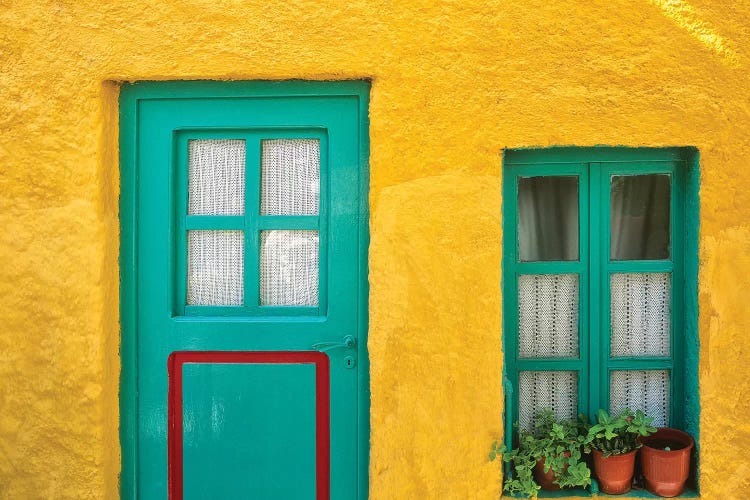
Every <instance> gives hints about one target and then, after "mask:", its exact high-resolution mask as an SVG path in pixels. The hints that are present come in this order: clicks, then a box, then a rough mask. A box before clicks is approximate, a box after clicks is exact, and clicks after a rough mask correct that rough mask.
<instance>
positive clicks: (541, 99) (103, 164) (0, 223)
mask: <svg viewBox="0 0 750 500" xmlns="http://www.w3.org/2000/svg"><path fill="white" fill-rule="evenodd" d="M748 18H750V5H748V3H747V2H746V1H742V2H737V1H729V0H721V1H718V0H636V1H635V2H634V1H632V0H627V1H626V0H610V1H607V2H603V1H600V2H591V1H589V0H571V1H569V2H549V1H546V0H544V1H542V0H526V1H518V0H511V1H508V0H506V1H499V0H454V1H442V2H437V1H434V0H430V1H427V0H422V1H409V2H407V1H394V0H381V1H379V2H376V1H372V2H369V1H364V0H350V1H347V2H341V1H338V0H335V1H334V0H315V1H313V0H287V1H285V2H267V1H266V2H260V1H240V0H237V1H230V0H184V1H181V2H146V1H142V0H132V1H129V2H120V1H117V2H115V1H112V0H104V1H102V0H98V1H93V0H56V1H46V2H45V1H41V0H39V1H34V2H29V1H21V0H18V1H13V0H9V1H5V2H2V3H1V4H0V54H2V56H1V57H0V228H1V229H0V232H1V233H0V234H2V238H1V239H0V263H2V264H0V297H3V300H2V301H0V319H1V320H2V322H1V323H0V324H1V326H0V361H1V362H0V497H2V498H50V499H54V498H77V499H87V498H91V499H94V498H102V497H105V498H114V497H116V496H117V474H118V471H119V467H120V465H119V451H118V438H117V419H118V410H117V377H118V371H119V364H118V358H117V350H118V342H119V326H118V313H117V310H118V304H117V287H118V267H117V244H118V243H117V242H118V225H117V224H118V223H117V202H116V200H117V190H118V185H119V181H118V179H119V177H118V165H117V156H116V142H115V139H116V113H117V104H116V98H117V97H116V96H117V94H116V90H117V89H116V86H115V85H111V84H108V83H106V82H109V81H112V82H117V81H123V80H138V79H195V78H201V79H204V78H205V79H283V78H309V79H330V78H333V79H337V78H360V77H371V78H373V88H372V101H371V116H370V119H371V139H372V144H371V149H372V154H371V193H370V202H371V207H372V219H371V235H372V237H371V239H372V246H371V250H370V282H371V301H370V318H371V321H370V341H369V344H370V349H371V362H372V377H371V383H372V419H371V420H372V436H371V438H372V439H371V440H372V448H371V486H370V490H371V495H370V496H371V498H373V499H383V500H386V499H396V498H435V499H448V498H456V499H466V498H480V499H492V498H496V497H497V496H498V492H499V488H500V476H499V467H498V465H497V464H494V463H488V462H487V459H486V452H487V448H488V444H489V443H490V442H491V440H492V438H493V437H495V436H498V435H500V434H501V432H502V422H501V411H502V394H501V385H500V373H501V368H502V353H501V329H500V324H501V320H500V317H501V302H500V295H499V290H500V285H499V284H500V255H501V251H500V244H501V237H502V235H501V231H500V210H501V199H500V171H501V160H500V151H501V149H502V148H504V147H519V146H547V145H569V144H575V145H594V144H608V145H653V146H657V145H694V146H697V147H698V148H699V149H700V152H701V221H700V223H701V232H700V266H701V267H700V338H701V342H702V347H701V359H700V370H701V373H700V383H701V404H702V415H701V426H702V427H701V433H702V436H701V446H702V467H701V476H702V480H703V492H704V498H716V499H718V498H721V499H725V498H732V497H734V498H743V497H745V496H747V495H748V494H750V479H749V478H750V476H748V475H747V470H748V465H747V464H745V463H744V461H742V460H739V461H737V460H736V458H735V457H738V456H739V457H742V456H744V455H745V454H746V451H747V450H748V449H750V423H748V419H747V413H748V411H750V364H748V363H747V362H746V359H745V358H746V356H747V353H748V352H750V336H748V335H747V334H746V332H747V331H748V330H749V329H750V319H748V315H747V312H746V311H747V305H746V298H747V297H748V295H750V279H749V278H748V277H747V274H748V273H747V271H748V270H749V269H750V256H748V248H749V247H750V224H748V223H747V222H746V221H748V220H750V189H748V185H749V184H750V169H748V168H747V166H748V161H749V160H750V135H749V134H748V133H747V131H748V123H749V120H748V114H749V113H750V84H748V76H747V75H748V70H749V69H750V68H749V61H748V50H750V28H748Z"/></svg>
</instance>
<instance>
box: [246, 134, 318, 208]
mask: <svg viewBox="0 0 750 500" xmlns="http://www.w3.org/2000/svg"><path fill="white" fill-rule="evenodd" d="M261 144H262V146H261V147H262V150H263V153H262V160H261V178H262V181H261V200H260V213H261V214H263V215H317V214H318V211H319V207H318V206H319V204H320V141H319V140H318V139H273V140H264V141H262V143H261Z"/></svg>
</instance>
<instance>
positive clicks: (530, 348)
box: [518, 274, 578, 358]
mask: <svg viewBox="0 0 750 500" xmlns="http://www.w3.org/2000/svg"><path fill="white" fill-rule="evenodd" d="M518 357H519V358H577V357H578V275H577V274H523V275H521V276H519V277H518Z"/></svg>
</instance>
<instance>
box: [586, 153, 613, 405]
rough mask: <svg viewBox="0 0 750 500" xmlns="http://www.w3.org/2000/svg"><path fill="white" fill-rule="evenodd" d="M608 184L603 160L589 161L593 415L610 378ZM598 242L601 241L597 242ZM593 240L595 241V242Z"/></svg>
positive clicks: (590, 359)
mask: <svg viewBox="0 0 750 500" xmlns="http://www.w3.org/2000/svg"><path fill="white" fill-rule="evenodd" d="M603 184H606V175H603V173H602V170H601V164H600V163H589V189H588V193H589V221H588V223H589V227H588V231H589V234H588V247H589V290H588V294H589V295H588V303H589V325H588V327H589V332H590V333H589V399H588V401H589V407H588V413H589V416H590V417H592V418H593V417H595V415H596V413H597V411H598V410H599V408H602V407H603V406H602V398H603V397H604V393H605V391H606V384H604V380H606V378H607V366H606V362H605V361H606V358H602V353H603V352H604V351H605V348H604V346H603V343H604V342H605V341H606V339H607V338H608V335H607V334H606V331H607V330H606V324H605V321H604V318H603V312H602V304H603V301H602V297H603V293H604V292H603V287H602V283H603V276H604V275H606V261H605V260H604V258H605V253H604V249H605V244H606V245H608V244H609V238H608V236H607V234H608V233H607V227H606V226H607V224H606V220H605V219H606V217H603V212H605V211H606V208H605V205H604V204H603V202H602V200H603V198H602V191H603V189H602V185H603ZM596 242H600V243H599V244H596ZM592 243H593V244H592Z"/></svg>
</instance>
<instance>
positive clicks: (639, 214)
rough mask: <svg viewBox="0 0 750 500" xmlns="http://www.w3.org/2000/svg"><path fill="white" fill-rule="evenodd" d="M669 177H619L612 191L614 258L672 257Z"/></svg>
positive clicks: (613, 183)
mask: <svg viewBox="0 0 750 500" xmlns="http://www.w3.org/2000/svg"><path fill="white" fill-rule="evenodd" d="M669 182H670V179H669V175H667V174H652V175H627V176H621V175H615V176H613V177H612V187H611V191H610V227H611V230H612V236H611V240H610V258H611V259H612V260H656V259H668V258H669V210H670V209H669Z"/></svg>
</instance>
